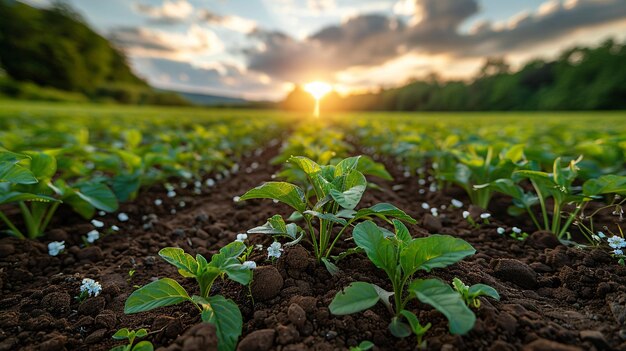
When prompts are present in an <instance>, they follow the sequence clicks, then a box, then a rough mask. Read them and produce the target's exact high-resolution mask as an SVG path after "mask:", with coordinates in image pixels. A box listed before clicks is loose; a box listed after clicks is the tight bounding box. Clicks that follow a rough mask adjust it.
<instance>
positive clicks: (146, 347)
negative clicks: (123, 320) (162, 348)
mask: <svg viewBox="0 0 626 351" xmlns="http://www.w3.org/2000/svg"><path fill="white" fill-rule="evenodd" d="M147 335H148V331H147V330H145V329H139V330H128V328H122V329H120V330H118V331H117V332H116V333H115V334H113V339H115V340H128V344H127V345H119V346H115V347H114V348H112V349H111V350H110V351H152V350H154V346H153V345H152V343H151V342H150V341H146V340H144V341H140V342H138V343H137V344H135V345H134V346H133V344H134V343H135V339H143V338H145V337H146V336H147Z"/></svg>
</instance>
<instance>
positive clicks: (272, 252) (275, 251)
mask: <svg viewBox="0 0 626 351" xmlns="http://www.w3.org/2000/svg"><path fill="white" fill-rule="evenodd" d="M281 246H282V245H281V244H280V243H279V242H278V241H274V242H273V243H272V245H270V246H269V247H268V248H267V257H268V258H279V257H280V255H281V254H282V251H283V249H282V248H281Z"/></svg>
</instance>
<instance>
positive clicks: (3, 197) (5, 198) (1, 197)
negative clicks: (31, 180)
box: [0, 191, 61, 204]
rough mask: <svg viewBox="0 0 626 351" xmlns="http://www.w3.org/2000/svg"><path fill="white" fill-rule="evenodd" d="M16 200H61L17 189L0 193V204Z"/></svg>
mask: <svg viewBox="0 0 626 351" xmlns="http://www.w3.org/2000/svg"><path fill="white" fill-rule="evenodd" d="M18 201H40V202H61V201H60V200H57V199H55V198H53V197H50V196H47V195H38V194H30V193H20V192H18V191H11V192H9V193H5V194H0V204H6V203H10V202H18Z"/></svg>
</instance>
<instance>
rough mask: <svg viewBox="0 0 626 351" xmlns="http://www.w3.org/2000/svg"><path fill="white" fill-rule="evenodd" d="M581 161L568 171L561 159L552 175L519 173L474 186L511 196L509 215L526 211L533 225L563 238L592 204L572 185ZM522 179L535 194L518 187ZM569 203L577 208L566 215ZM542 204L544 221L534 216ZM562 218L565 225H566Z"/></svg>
mask: <svg viewBox="0 0 626 351" xmlns="http://www.w3.org/2000/svg"><path fill="white" fill-rule="evenodd" d="M579 161H580V158H579V159H578V160H572V161H570V162H569V164H568V165H567V167H564V168H563V167H561V158H560V157H558V158H556V159H555V160H554V163H553V171H552V173H547V172H541V171H537V170H519V171H516V172H515V173H513V176H512V177H511V178H503V179H497V180H495V181H493V182H490V183H486V184H481V185H478V186H475V188H478V189H486V188H490V189H493V190H495V191H498V192H501V193H503V194H505V195H509V196H511V197H512V198H513V205H514V206H512V207H509V213H510V214H520V213H521V212H524V211H526V212H527V213H528V215H529V216H530V218H531V219H532V221H533V223H534V224H535V226H536V227H537V229H539V230H547V231H550V232H552V233H553V234H554V235H556V236H557V237H558V238H559V239H560V238H562V237H563V236H564V235H565V233H566V232H567V230H568V229H569V227H570V225H571V224H572V222H573V221H574V220H575V219H576V217H577V216H578V213H579V212H580V210H581V208H582V204H583V203H585V202H587V201H589V200H590V197H588V196H584V195H583V194H576V193H575V190H574V187H573V186H572V184H573V183H574V180H576V177H577V175H578V167H577V166H576V164H577V163H578V162H579ZM523 179H528V181H530V183H531V184H532V187H533V190H534V191H533V192H526V191H524V189H523V188H522V187H521V186H520V185H519V184H517V183H518V182H519V181H521V180H523ZM549 198H552V202H553V209H552V213H550V212H549V210H548V205H547V200H548V199H549ZM568 203H573V204H575V205H576V208H575V210H574V211H573V212H571V213H569V214H565V215H564V214H563V208H564V207H565V205H567V204H568ZM537 204H539V206H540V208H541V219H542V220H541V221H539V220H538V219H537V217H536V216H535V214H534V213H533V207H534V206H535V205H537ZM563 218H566V219H565V222H563Z"/></svg>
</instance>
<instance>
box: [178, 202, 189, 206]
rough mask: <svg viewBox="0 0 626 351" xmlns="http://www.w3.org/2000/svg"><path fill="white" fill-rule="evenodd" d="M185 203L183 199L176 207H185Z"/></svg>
mask: <svg viewBox="0 0 626 351" xmlns="http://www.w3.org/2000/svg"><path fill="white" fill-rule="evenodd" d="M186 205H187V204H186V203H185V201H181V202H179V203H178V207H185V206H186Z"/></svg>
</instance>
